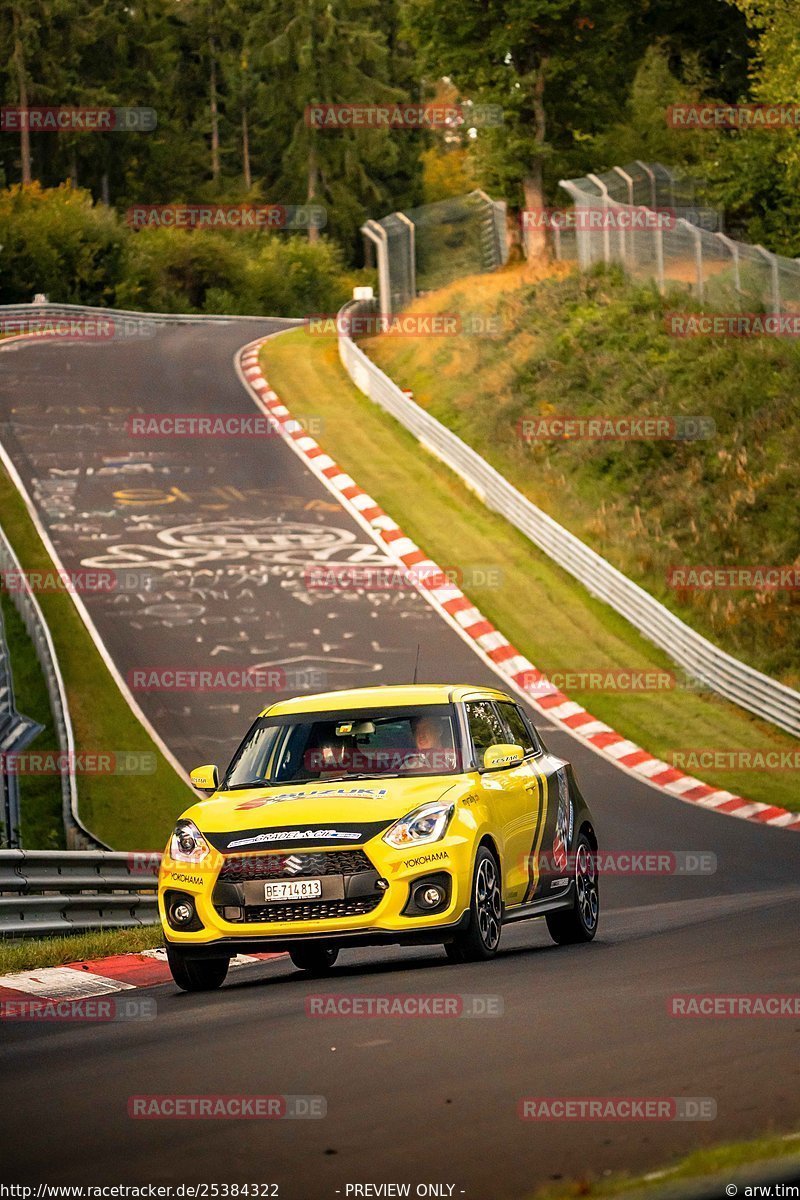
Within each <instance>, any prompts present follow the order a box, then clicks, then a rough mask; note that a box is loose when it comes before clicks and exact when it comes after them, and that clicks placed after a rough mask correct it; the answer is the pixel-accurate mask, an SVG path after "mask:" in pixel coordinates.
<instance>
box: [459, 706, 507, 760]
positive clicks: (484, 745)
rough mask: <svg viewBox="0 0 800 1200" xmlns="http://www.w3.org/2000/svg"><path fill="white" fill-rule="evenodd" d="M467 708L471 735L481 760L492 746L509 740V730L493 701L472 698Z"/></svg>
mask: <svg viewBox="0 0 800 1200" xmlns="http://www.w3.org/2000/svg"><path fill="white" fill-rule="evenodd" d="M466 709H467V722H468V724H469V732H470V737H471V738H472V744H473V745H474V747H475V749H476V751H477V754H478V761H479V762H481V761H482V760H483V755H484V753H485V752H486V750H488V748H489V747H490V746H496V745H497V744H498V743H499V742H505V741H507V740H508V732H507V730H506V728H505V726H504V724H503V722H502V721H501V720H500V717H499V716H498V714H497V711H496V709H495V707H494V705H493V704H492V703H491V701H489V700H470V701H468V702H467V705H466Z"/></svg>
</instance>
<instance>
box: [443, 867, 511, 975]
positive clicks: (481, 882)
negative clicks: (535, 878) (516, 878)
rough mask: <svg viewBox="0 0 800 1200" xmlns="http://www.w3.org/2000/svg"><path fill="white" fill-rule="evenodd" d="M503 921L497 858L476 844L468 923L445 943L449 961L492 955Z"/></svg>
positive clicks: (462, 960) (481, 959)
mask: <svg viewBox="0 0 800 1200" xmlns="http://www.w3.org/2000/svg"><path fill="white" fill-rule="evenodd" d="M502 920H503V898H502V892H501V890H500V868H499V866H498V865H497V859H496V858H495V857H494V855H493V854H492V853H491V852H490V851H489V850H487V849H486V847H485V846H479V847H478V853H477V854H476V856H475V869H474V871H473V875H472V898H471V901H470V917H469V925H468V926H467V928H466V930H465V931H464V933H459V934H457V935H456V937H455V938H454V939H453V941H452V942H447V943H446V944H445V948H444V949H445V953H446V955H447V957H448V958H449V959H450V961H451V962H482V961H485V960H486V959H488V958H494V956H495V954H496V953H497V947H498V946H499V945H500V933H501V931H502Z"/></svg>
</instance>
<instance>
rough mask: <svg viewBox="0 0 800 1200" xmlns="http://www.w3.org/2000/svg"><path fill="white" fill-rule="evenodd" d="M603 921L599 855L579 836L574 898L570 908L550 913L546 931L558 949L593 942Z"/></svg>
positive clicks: (547, 918)
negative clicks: (601, 916) (599, 923)
mask: <svg viewBox="0 0 800 1200" xmlns="http://www.w3.org/2000/svg"><path fill="white" fill-rule="evenodd" d="M599 919H600V891H599V881H598V876H597V858H596V853H595V851H594V850H593V849H592V847H591V846H590V845H589V839H588V838H587V837H586V836H585V835H584V834H580V836H579V837H578V842H577V846H576V849H575V896H574V899H573V902H572V907H571V908H565V909H559V910H558V911H556V912H552V913H548V914H547V917H546V920H547V928H548V929H549V930H550V936H551V938H552V939H553V941H554V942H558V944H559V946H571V945H575V943H576V942H590V941H591V940H592V938H593V937H594V935H595V934H596V933H597V923H598V921H599Z"/></svg>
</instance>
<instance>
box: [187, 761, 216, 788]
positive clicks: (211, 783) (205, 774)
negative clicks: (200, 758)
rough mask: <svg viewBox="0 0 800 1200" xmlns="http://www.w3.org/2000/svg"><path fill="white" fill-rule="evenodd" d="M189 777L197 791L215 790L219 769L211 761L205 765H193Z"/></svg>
mask: <svg viewBox="0 0 800 1200" xmlns="http://www.w3.org/2000/svg"><path fill="white" fill-rule="evenodd" d="M189 778H190V779H191V781H192V787H194V788H197V790H198V792H215V791H216V790H217V788H218V787H219V771H218V770H217V768H216V767H215V766H214V764H213V763H211V765H210V766H207V767H195V769H194V770H193V771H192V772H191V773H190V775H189Z"/></svg>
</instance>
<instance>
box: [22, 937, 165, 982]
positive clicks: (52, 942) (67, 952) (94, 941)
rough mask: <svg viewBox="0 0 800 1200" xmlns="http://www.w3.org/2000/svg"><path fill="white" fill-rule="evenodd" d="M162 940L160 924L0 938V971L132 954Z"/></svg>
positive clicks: (159, 944) (23, 969)
mask: <svg viewBox="0 0 800 1200" xmlns="http://www.w3.org/2000/svg"><path fill="white" fill-rule="evenodd" d="M163 944H164V938H163V935H162V933H161V926H160V925H146V926H142V928H141V929H105V930H100V931H98V932H95V933H75V934H69V935H68V936H65V937H51V938H41V939H39V940H34V939H33V938H31V940H30V941H24V942H11V941H8V942H5V941H0V975H10V974H11V973H12V972H13V971H34V970H37V969H38V968H40V967H58V966H61V964H62V963H73V962H82V961H84V960H85V959H92V958H107V957H108V956H109V955H111V954H135V953H137V951H139V950H153V949H155V947H157V946H162V945H163Z"/></svg>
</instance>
